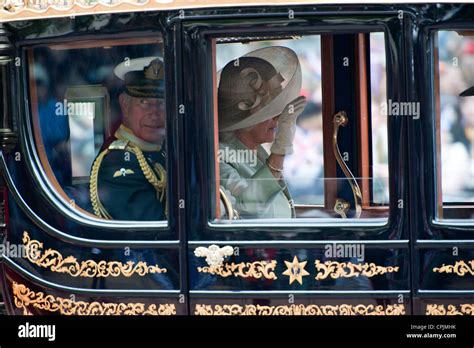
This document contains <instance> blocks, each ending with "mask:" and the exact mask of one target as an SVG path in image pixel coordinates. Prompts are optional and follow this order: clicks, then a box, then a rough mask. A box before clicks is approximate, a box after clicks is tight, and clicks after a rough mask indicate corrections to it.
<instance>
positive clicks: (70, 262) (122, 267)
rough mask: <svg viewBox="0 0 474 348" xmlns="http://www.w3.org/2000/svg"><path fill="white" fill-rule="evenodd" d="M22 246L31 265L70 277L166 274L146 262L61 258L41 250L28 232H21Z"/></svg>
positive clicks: (48, 251)
mask: <svg viewBox="0 0 474 348" xmlns="http://www.w3.org/2000/svg"><path fill="white" fill-rule="evenodd" d="M23 244H24V245H25V250H26V258H27V259H28V260H29V261H30V262H32V263H33V264H35V265H37V266H40V267H43V268H49V269H50V270H51V271H52V272H57V273H66V274H69V275H70V276H72V277H88V278H93V277H119V276H124V277H131V276H132V275H139V276H144V275H147V274H149V273H166V272H167V269H166V268H160V267H158V265H153V266H149V265H147V263H146V262H143V261H139V262H133V261H128V262H126V263H122V262H120V261H104V260H101V261H94V260H86V261H82V262H80V263H79V262H78V261H77V259H76V258H75V257H74V256H72V255H69V256H66V257H63V255H61V253H60V252H59V251H57V250H53V249H46V250H43V243H41V242H39V241H37V240H34V239H30V236H29V235H28V232H26V231H24V232H23Z"/></svg>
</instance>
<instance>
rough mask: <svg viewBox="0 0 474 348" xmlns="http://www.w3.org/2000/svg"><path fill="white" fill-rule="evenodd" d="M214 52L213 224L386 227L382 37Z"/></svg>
mask: <svg viewBox="0 0 474 348" xmlns="http://www.w3.org/2000/svg"><path fill="white" fill-rule="evenodd" d="M214 43H215V49H214V52H215V60H214V61H215V67H214V68H215V77H214V86H215V90H214V98H215V101H216V102H215V103H214V114H215V116H214V120H215V127H216V133H215V134H218V141H217V142H216V149H215V151H216V187H217V190H216V218H217V220H220V221H224V220H225V221H227V220H245V219H281V218H283V219H285V218H295V217H296V218H338V219H347V218H355V219H361V218H362V219H363V218H373V219H380V220H381V221H386V219H387V216H388V163H387V162H388V149H387V146H388V141H387V134H388V133H387V114H386V113H385V114H384V113H383V110H384V107H383V105H384V103H385V104H386V87H385V86H386V71H385V42H384V35H383V33H370V34H362V33H361V34H346V35H342V34H341V35H308V36H291V37H278V38H275V37H256V38H249V37H246V38H239V37H231V38H229V37H226V38H219V39H216V40H215V41H214ZM343 120H344V121H343ZM338 122H339V123H338ZM334 139H337V140H336V141H333V140H334Z"/></svg>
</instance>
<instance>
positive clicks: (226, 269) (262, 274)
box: [198, 260, 277, 279]
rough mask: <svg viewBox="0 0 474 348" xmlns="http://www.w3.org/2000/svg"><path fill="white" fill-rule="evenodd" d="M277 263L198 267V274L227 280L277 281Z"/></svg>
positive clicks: (263, 262)
mask: <svg viewBox="0 0 474 348" xmlns="http://www.w3.org/2000/svg"><path fill="white" fill-rule="evenodd" d="M276 265H277V262H276V261H275V260H273V261H270V262H268V261H255V262H240V263H234V262H232V263H224V264H223V265H221V266H219V267H207V266H206V267H198V272H201V273H210V274H215V275H219V276H221V277H224V278H227V277H230V276H232V275H233V276H234V277H242V278H255V279H260V278H264V279H277V276H276V275H275V273H274V271H275V267H276Z"/></svg>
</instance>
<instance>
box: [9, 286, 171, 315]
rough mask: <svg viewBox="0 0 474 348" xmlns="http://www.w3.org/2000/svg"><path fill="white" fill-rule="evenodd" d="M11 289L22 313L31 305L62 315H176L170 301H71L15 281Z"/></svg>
mask: <svg viewBox="0 0 474 348" xmlns="http://www.w3.org/2000/svg"><path fill="white" fill-rule="evenodd" d="M12 290H13V300H14V302H15V306H16V307H17V308H19V309H21V310H23V315H31V311H30V308H31V307H33V308H36V309H39V310H44V311H48V312H57V313H59V314H62V315H176V307H175V305H174V304H172V303H171V304H169V303H164V304H159V305H158V306H157V305H156V304H150V305H146V304H144V303H113V302H85V301H73V300H71V299H69V298H62V297H56V296H53V295H46V294H45V293H44V292H35V291H32V290H31V289H29V288H28V287H26V286H25V285H24V284H18V283H16V282H14V283H13V285H12Z"/></svg>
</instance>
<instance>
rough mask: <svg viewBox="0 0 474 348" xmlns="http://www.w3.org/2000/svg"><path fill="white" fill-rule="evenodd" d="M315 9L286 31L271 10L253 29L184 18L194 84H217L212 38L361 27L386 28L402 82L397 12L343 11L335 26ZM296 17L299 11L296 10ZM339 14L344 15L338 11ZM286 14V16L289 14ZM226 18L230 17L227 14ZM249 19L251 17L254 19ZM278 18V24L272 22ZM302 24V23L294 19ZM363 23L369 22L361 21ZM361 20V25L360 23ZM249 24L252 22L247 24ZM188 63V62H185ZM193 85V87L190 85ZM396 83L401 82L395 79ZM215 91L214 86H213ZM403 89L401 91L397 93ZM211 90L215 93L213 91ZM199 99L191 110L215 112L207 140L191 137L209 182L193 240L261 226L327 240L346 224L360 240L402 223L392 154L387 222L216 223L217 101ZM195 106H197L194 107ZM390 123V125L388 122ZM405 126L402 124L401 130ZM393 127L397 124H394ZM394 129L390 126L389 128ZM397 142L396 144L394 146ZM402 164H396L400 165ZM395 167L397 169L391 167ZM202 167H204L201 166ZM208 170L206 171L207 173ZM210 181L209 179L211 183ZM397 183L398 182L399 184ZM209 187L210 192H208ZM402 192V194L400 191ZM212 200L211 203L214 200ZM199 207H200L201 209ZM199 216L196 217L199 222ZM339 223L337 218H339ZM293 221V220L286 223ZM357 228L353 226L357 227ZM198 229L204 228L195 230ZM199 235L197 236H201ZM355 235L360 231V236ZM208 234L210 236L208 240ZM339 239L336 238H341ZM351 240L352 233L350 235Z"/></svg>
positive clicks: (271, 232) (390, 61) (266, 234)
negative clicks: (196, 68) (196, 66)
mask: <svg viewBox="0 0 474 348" xmlns="http://www.w3.org/2000/svg"><path fill="white" fill-rule="evenodd" d="M311 14H312V13H307V12H301V15H299V18H300V21H298V22H299V23H289V24H288V23H287V22H285V23H286V25H285V27H284V28H283V29H282V28H281V27H279V26H278V25H275V23H278V21H277V19H275V18H276V16H277V15H276V14H272V17H271V18H270V19H260V20H259V21H258V22H256V21H257V20H256V19H255V22H253V23H252V24H253V25H252V27H251V28H250V29H249V28H248V27H247V26H245V27H244V28H242V27H239V24H238V23H235V22H231V21H229V22H227V23H225V21H223V20H222V21H219V24H217V25H216V26H213V23H212V22H211V21H207V22H206V23H205V25H202V22H199V18H195V19H188V20H187V21H186V20H185V21H184V24H183V30H184V34H185V35H184V37H185V47H187V49H188V51H187V53H188V54H189V56H190V58H188V59H189V62H191V59H192V62H196V64H199V65H200V66H201V67H202V69H201V70H203V71H204V72H203V71H199V72H197V73H195V74H194V75H193V77H194V78H195V79H196V80H199V81H197V82H196V83H197V84H198V85H196V83H194V84H192V87H190V88H194V89H196V90H202V88H206V90H207V88H209V86H213V84H212V74H213V72H212V71H211V70H212V69H211V68H210V63H209V60H210V59H209V60H206V59H205V57H206V56H208V55H209V52H210V51H211V49H210V47H212V45H210V43H211V39H213V38H223V37H226V36H227V37H232V36H236V35H239V36H244V35H249V36H252V37H253V36H270V35H271V36H273V37H275V36H279V35H281V36H285V37H288V36H292V35H312V34H313V35H314V34H321V33H351V32H353V31H354V30H357V31H359V32H371V31H377V32H380V31H381V32H383V33H384V35H385V38H386V39H385V43H386V55H387V57H386V61H387V71H388V73H390V71H391V69H393V73H395V74H396V76H395V77H394V82H395V83H396V82H397V81H401V80H403V79H404V77H402V75H401V72H402V71H403V69H401V67H400V65H399V64H400V62H399V61H398V60H397V59H395V57H394V56H393V55H394V54H395V53H394V51H393V49H392V48H394V49H395V48H396V49H397V50H400V49H401V48H402V47H403V43H404V41H405V36H404V35H398V36H394V32H398V31H401V30H402V29H401V28H402V26H401V22H400V21H398V20H397V19H396V18H397V12H396V11H387V12H384V13H383V15H381V13H380V12H378V13H377V15H378V18H376V19H372V18H370V17H367V18H364V20H362V19H361V16H367V15H370V14H369V13H367V12H364V13H357V14H354V13H353V14H352V16H356V15H357V16H358V17H357V21H351V18H350V15H347V16H344V15H343V14H340V17H339V18H338V19H339V20H340V19H342V18H344V17H348V18H344V23H342V24H341V23H339V22H338V24H337V25H335V24H334V22H331V24H328V23H324V22H325V21H326V19H325V18H324V15H325V14H324V13H321V12H317V13H316V15H315V16H313V17H312V16H311ZM295 15H296V11H295ZM281 16H282V17H284V16H285V13H283V14H281ZM338 16H339V15H338ZM285 18H286V17H285ZM226 19H227V18H226ZM310 20H315V21H317V23H310V24H308V22H310ZM249 21H250V19H249ZM272 21H275V22H272ZM295 22H297V21H295ZM362 22H364V23H362ZM361 23H362V24H361ZM247 24H248V23H247ZM394 38H395V39H396V41H395V42H396V43H394V42H392V43H391V44H389V42H391V40H393V39H394ZM185 65H186V64H185ZM188 85H191V83H189V84H188ZM396 85H398V84H397V83H396ZM214 86H215V82H214ZM387 87H388V90H387V95H388V97H390V96H393V98H395V97H396V96H397V95H396V94H394V93H395V92H396V91H394V89H393V86H390V85H388V86H387ZM209 89H210V88H209ZM213 93H215V88H213ZM397 93H398V92H397ZM209 94H212V93H209ZM196 98H198V96H195V95H194V94H193V95H191V96H190V97H189V99H186V101H188V102H189V103H190V105H191V110H192V112H197V113H202V114H204V115H206V114H212V120H211V116H208V117H207V119H205V122H202V123H200V124H199V127H205V130H203V132H204V133H205V134H206V135H209V136H208V137H207V138H205V139H204V138H199V137H196V136H191V137H190V138H191V139H192V140H193V141H196V142H197V143H196V146H197V147H198V148H200V147H201V146H203V147H202V148H200V149H201V152H200V153H199V157H200V159H199V160H200V161H202V162H201V163H204V166H202V165H200V166H198V167H196V169H191V171H193V172H195V170H198V172H197V174H198V179H197V180H198V181H199V182H200V180H201V181H202V180H204V181H205V182H204V186H203V187H205V189H204V190H205V191H203V195H204V196H203V197H202V199H203V202H202V204H205V207H206V209H205V211H203V212H201V213H197V211H196V214H194V215H193V217H191V222H190V223H191V224H192V225H193V226H195V227H194V228H193V230H194V231H191V240H205V239H211V240H212V239H215V238H216V236H219V232H222V231H228V232H232V233H231V234H226V235H225V238H226V240H241V239H242V238H245V237H243V236H244V235H245V233H249V232H252V231H251V229H253V230H254V231H255V230H258V231H259V232H262V233H259V236H258V239H269V240H274V239H275V238H278V237H282V235H281V234H280V233H283V234H285V233H288V232H289V231H288V227H291V228H292V231H291V232H292V234H293V238H298V237H301V239H308V238H311V239H313V240H314V239H315V238H316V239H321V238H323V239H328V238H331V236H332V238H334V233H340V232H341V231H340V229H341V228H344V230H345V233H349V235H350V236H354V238H356V239H359V238H364V237H367V238H371V236H372V238H373V237H374V236H375V235H381V234H382V235H383V234H384V233H386V232H387V231H389V230H393V229H395V230H397V229H398V228H399V227H397V226H399V224H400V223H401V222H402V221H403V215H404V213H402V210H401V209H395V207H396V206H395V204H396V197H398V196H400V194H402V193H401V192H403V195H405V194H407V192H408V189H407V186H406V185H402V183H401V182H400V180H398V179H397V174H398V173H401V172H402V171H403V172H404V170H402V169H400V168H398V163H397V160H396V158H394V157H393V156H391V155H390V154H389V161H390V165H391V169H396V171H395V172H394V174H392V176H391V183H390V187H389V189H390V196H391V202H390V207H391V209H389V216H388V218H387V219H384V221H383V222H376V221H374V219H370V220H369V221H362V220H360V219H359V220H355V219H344V220H331V221H329V222H328V221H322V220H323V219H312V221H302V220H303V219H299V220H300V221H297V220H296V219H294V220H290V221H287V222H285V223H280V221H272V222H269V223H264V222H256V223H255V222H252V221H251V220H247V221H245V222H244V221H243V222H242V223H238V224H236V223H232V224H230V223H227V224H225V223H216V220H215V219H214V217H215V216H216V215H215V209H214V208H213V207H214V206H215V199H216V197H217V192H216V191H217V188H216V187H215V185H214V184H212V185H210V183H214V182H215V179H216V177H215V170H216V168H215V164H214V163H215V148H216V144H215V141H214V139H210V138H213V137H212V136H211V135H212V134H214V132H215V130H214V128H213V127H214V123H213V119H214V115H215V113H214V112H212V110H213V107H214V106H213V105H214V100H215V98H214V99H212V98H211V97H209V96H208V97H207V98H206V100H205V101H204V102H203V101H202V98H201V96H199V98H200V104H194V99H196ZM195 109H196V110H195ZM399 121H400V120H392V122H393V123H394V125H392V126H395V127H396V129H397V131H396V134H400V132H399V130H398V129H402V127H403V124H404V123H402V122H399ZM189 122H191V123H192V122H194V121H189ZM197 126H198V125H197V124H190V125H189V127H197ZM389 127H390V126H389ZM399 127H400V128H399ZM392 128H393V127H392ZM389 129H390V128H389ZM391 146H393V144H392V145H391ZM389 151H390V145H389ZM396 164H397V166H395V165H396ZM188 166H190V167H191V168H193V167H195V160H193V159H191V160H190V161H188ZM392 167H393V168H392ZM197 168H199V169H197ZM203 173H204V174H203ZM201 175H204V177H202V178H201ZM208 181H209V183H207V182H208ZM394 181H395V184H394ZM198 187H199V186H196V187H195V188H194V189H197V190H198V192H199V191H200V190H201V188H198ZM192 189H193V188H188V189H187V190H188V192H190V191H191V192H192ZM206 191H207V192H206ZM397 192H400V194H397ZM210 202H212V204H211V203H210ZM196 209H197V208H196ZM195 219H197V220H195ZM335 221H337V222H335ZM287 223H288V224H287ZM321 227H327V228H328V229H327V230H326V231H325V232H326V233H325V235H324V236H322V235H320V237H317V236H315V235H314V232H317V231H320V228H321ZM352 227H354V228H352ZM197 230H199V232H196V231H197ZM399 231H400V235H405V236H406V234H405V232H404V233H403V234H402V233H401V230H399ZM196 233H198V235H196ZM353 233H355V234H357V236H355V235H354V234H353ZM206 237H208V238H206ZM253 238H256V236H253V237H251V239H253ZM287 238H288V237H285V236H284V235H283V239H287ZM336 238H337V237H336ZM349 238H350V237H349Z"/></svg>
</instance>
